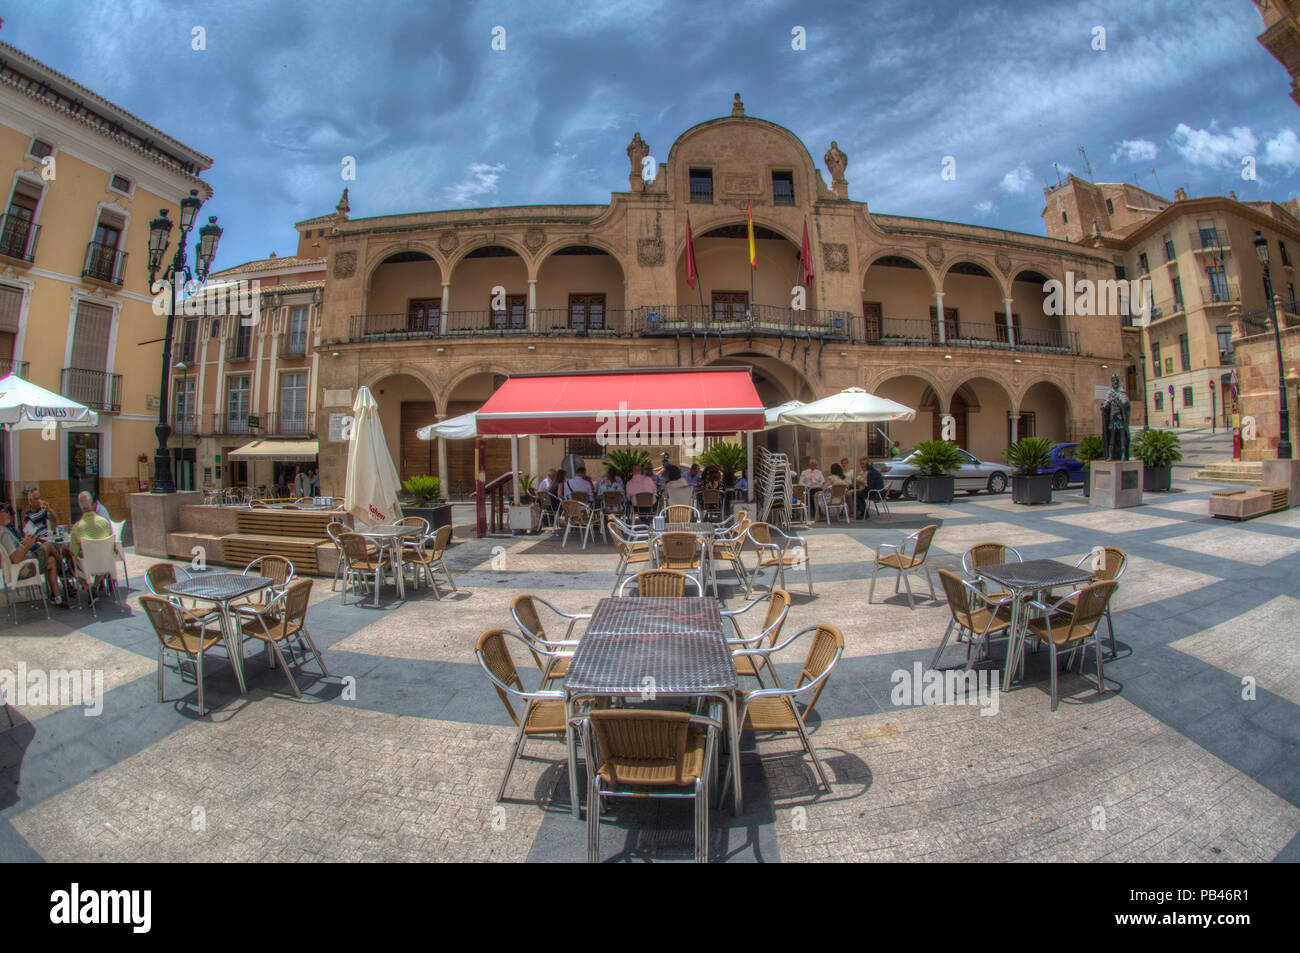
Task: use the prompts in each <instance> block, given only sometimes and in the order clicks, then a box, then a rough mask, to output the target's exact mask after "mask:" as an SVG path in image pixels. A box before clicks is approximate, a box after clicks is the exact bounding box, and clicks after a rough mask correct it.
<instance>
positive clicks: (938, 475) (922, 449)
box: [911, 440, 962, 503]
mask: <svg viewBox="0 0 1300 953" xmlns="http://www.w3.org/2000/svg"><path fill="white" fill-rule="evenodd" d="M911 463H912V465H913V466H914V467H916V476H914V477H912V496H913V497H915V498H916V499H917V500H919V501H920V502H922V503H951V502H952V497H953V487H954V484H953V479H952V475H953V474H954V473H956V472H957V470H958V469H959V468H960V467H961V463H962V457H961V454H960V453H959V452H958V450H957V445H956V444H953V443H949V442H948V441H947V440H925V441H922V442H921V443H918V444H917V445H916V449H915V450H914V451H913V453H912V459H911Z"/></svg>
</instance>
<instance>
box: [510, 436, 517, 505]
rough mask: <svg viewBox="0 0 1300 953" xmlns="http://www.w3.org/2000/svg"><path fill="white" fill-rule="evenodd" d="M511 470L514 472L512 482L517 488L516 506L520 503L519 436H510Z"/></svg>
mask: <svg viewBox="0 0 1300 953" xmlns="http://www.w3.org/2000/svg"><path fill="white" fill-rule="evenodd" d="M510 472H511V473H512V474H514V475H513V476H512V477H511V478H510V482H511V484H512V485H513V486H514V488H515V492H514V497H515V506H518V505H519V438H518V437H511V438H510Z"/></svg>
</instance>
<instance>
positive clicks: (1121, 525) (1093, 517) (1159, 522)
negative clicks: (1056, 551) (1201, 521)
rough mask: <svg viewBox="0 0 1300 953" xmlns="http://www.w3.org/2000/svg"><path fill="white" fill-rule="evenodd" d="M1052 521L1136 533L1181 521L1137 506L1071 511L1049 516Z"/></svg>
mask: <svg viewBox="0 0 1300 953" xmlns="http://www.w3.org/2000/svg"><path fill="white" fill-rule="evenodd" d="M1047 519H1049V520H1051V521H1052V522H1053V523H1066V524H1068V525H1070V526H1075V527H1078V528H1079V529H1083V530H1088V531H1090V532H1095V533H1107V534H1109V533H1136V532H1142V531H1145V530H1150V529H1160V528H1161V527H1163V526H1173V525H1175V524H1177V523H1180V522H1182V521H1181V520H1178V519H1173V518H1171V517H1168V516H1156V515H1154V514H1151V513H1144V512H1140V511H1139V510H1138V508H1137V507H1134V508H1132V509H1126V510H1094V511H1093V512H1091V513H1071V514H1068V515H1065V516H1049V517H1047Z"/></svg>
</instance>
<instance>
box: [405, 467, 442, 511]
mask: <svg viewBox="0 0 1300 953" xmlns="http://www.w3.org/2000/svg"><path fill="white" fill-rule="evenodd" d="M402 489H404V490H405V491H406V492H407V493H409V494H411V499H412V502H413V503H414V504H415V505H416V506H436V505H437V504H439V503H441V502H442V480H440V479H438V478H437V477H436V476H429V475H428V474H423V475H421V476H413V477H411V478H410V479H409V480H406V481H405V482H403V483H402Z"/></svg>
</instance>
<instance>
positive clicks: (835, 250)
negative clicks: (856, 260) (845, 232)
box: [822, 242, 849, 271]
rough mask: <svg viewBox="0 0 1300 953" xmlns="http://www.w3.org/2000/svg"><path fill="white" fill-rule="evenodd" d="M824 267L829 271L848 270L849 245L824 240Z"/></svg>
mask: <svg viewBox="0 0 1300 953" xmlns="http://www.w3.org/2000/svg"><path fill="white" fill-rule="evenodd" d="M822 267H824V268H825V269H826V270H827V271H848V270H849V246H848V245H845V244H844V243H843V242H822Z"/></svg>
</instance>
